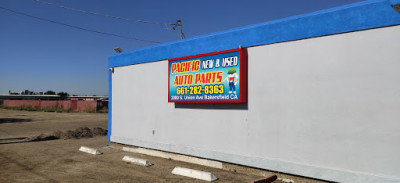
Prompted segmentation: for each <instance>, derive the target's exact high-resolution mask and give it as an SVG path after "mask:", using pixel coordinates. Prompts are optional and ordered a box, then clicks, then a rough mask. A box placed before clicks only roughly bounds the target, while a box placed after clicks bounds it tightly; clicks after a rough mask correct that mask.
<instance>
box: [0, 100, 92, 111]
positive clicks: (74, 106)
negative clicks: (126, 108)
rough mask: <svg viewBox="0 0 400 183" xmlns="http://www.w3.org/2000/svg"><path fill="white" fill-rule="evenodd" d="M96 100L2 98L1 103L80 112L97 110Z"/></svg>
mask: <svg viewBox="0 0 400 183" xmlns="http://www.w3.org/2000/svg"><path fill="white" fill-rule="evenodd" d="M97 103H98V102H97V101H95V100H93V101H87V100H86V101H77V100H58V101H46V100H4V102H3V105H4V106H7V107H20V106H32V107H38V108H52V107H57V108H62V109H65V110H68V109H71V110H73V111H82V112H89V111H90V112H97Z"/></svg>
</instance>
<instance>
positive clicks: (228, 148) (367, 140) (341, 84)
mask: <svg viewBox="0 0 400 183" xmlns="http://www.w3.org/2000/svg"><path fill="white" fill-rule="evenodd" d="M177 51H179V50H177ZM399 51H400V26H394V27H386V28H379V29H373V30H367V31H358V32H352V33H346V34H339V35H333V36H327V37H319V38H312V39H305V40H300V41H293V42H284V43H277V44H271V45H264V46H257V47H251V48H248V68H249V69H248V104H174V103H168V62H167V61H159V62H151V63H145V64H138V65H131V66H125V67H116V68H115V71H114V73H113V75H112V126H111V140H112V141H114V142H120V143H126V144H131V145H138V146H144V147H148V148H155V149H160V150H166V151H172V152H178V153H182V154H189V155H193V156H201V157H205V158H210V159H217V160H222V161H228V162H233V163H238V164H244V165H249V166H254V167H259V168H265V169H270V170H275V171H282V172H286V173H292V174H299V175H303V176H310V177H315V178H320V179H326V180H333V181H339V182H400V133H399V132H400V84H399V83H400V57H399ZM153 131H154V133H153Z"/></svg>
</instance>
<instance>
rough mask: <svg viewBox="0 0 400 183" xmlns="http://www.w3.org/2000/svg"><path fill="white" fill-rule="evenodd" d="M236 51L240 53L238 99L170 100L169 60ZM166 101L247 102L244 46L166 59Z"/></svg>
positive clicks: (245, 52)
mask: <svg viewBox="0 0 400 183" xmlns="http://www.w3.org/2000/svg"><path fill="white" fill-rule="evenodd" d="M236 51H239V55H240V64H239V67H240V78H239V86H240V88H239V100H236V101H232V100H206V101H171V100H170V91H169V86H170V75H171V74H170V69H171V68H170V62H171V61H176V60H183V59H191V58H197V57H204V56H210V55H217V54H223V53H230V52H236ZM168 102H169V103H246V102H247V49H246V48H236V49H231V50H225V51H218V52H211V53H204V54H199V55H192V56H186V57H179V58H173V59H168Z"/></svg>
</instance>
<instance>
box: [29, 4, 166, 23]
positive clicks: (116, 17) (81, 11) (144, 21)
mask: <svg viewBox="0 0 400 183" xmlns="http://www.w3.org/2000/svg"><path fill="white" fill-rule="evenodd" d="M34 1H36V2H38V3H42V4H47V5H51V6H55V7H59V8H64V9H67V10H71V11H75V12H80V13H85V14H91V15H97V16H103V17H108V18H114V19H119V20H125V21H133V22H141V23H148V24H157V25H161V26H163V28H165V29H168V30H171V29H170V28H169V27H168V24H166V23H161V22H151V21H146V20H138V19H132V18H123V17H118V16H113V15H107V14H102V13H96V12H90V11H85V10H80V9H76V8H70V7H66V6H63V5H59V4H55V3H51V2H46V1H41V0H34Z"/></svg>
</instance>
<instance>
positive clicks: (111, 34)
mask: <svg viewBox="0 0 400 183" xmlns="http://www.w3.org/2000/svg"><path fill="white" fill-rule="evenodd" d="M0 9H3V10H6V11H9V12H12V13H15V14H19V15H23V16H26V17H30V18H35V19H38V20H42V21H46V22H51V23H55V24H58V25H64V26H67V27H71V28H75V29H79V30H84V31H88V32H94V33H98V34H103V35H108V36H114V37H119V38H124V39H131V40H136V41H142V42H149V43H161V42H158V41H149V40H144V39H139V38H134V37H127V36H121V35H118V34H113V33H107V32H101V31H96V30H91V29H86V28H83V27H79V26H75V25H70V24H66V23H62V22H57V21H53V20H49V19H45V18H40V17H37V16H33V15H29V14H26V13H22V12H18V11H14V10H11V9H8V8H4V7H1V6H0Z"/></svg>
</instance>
